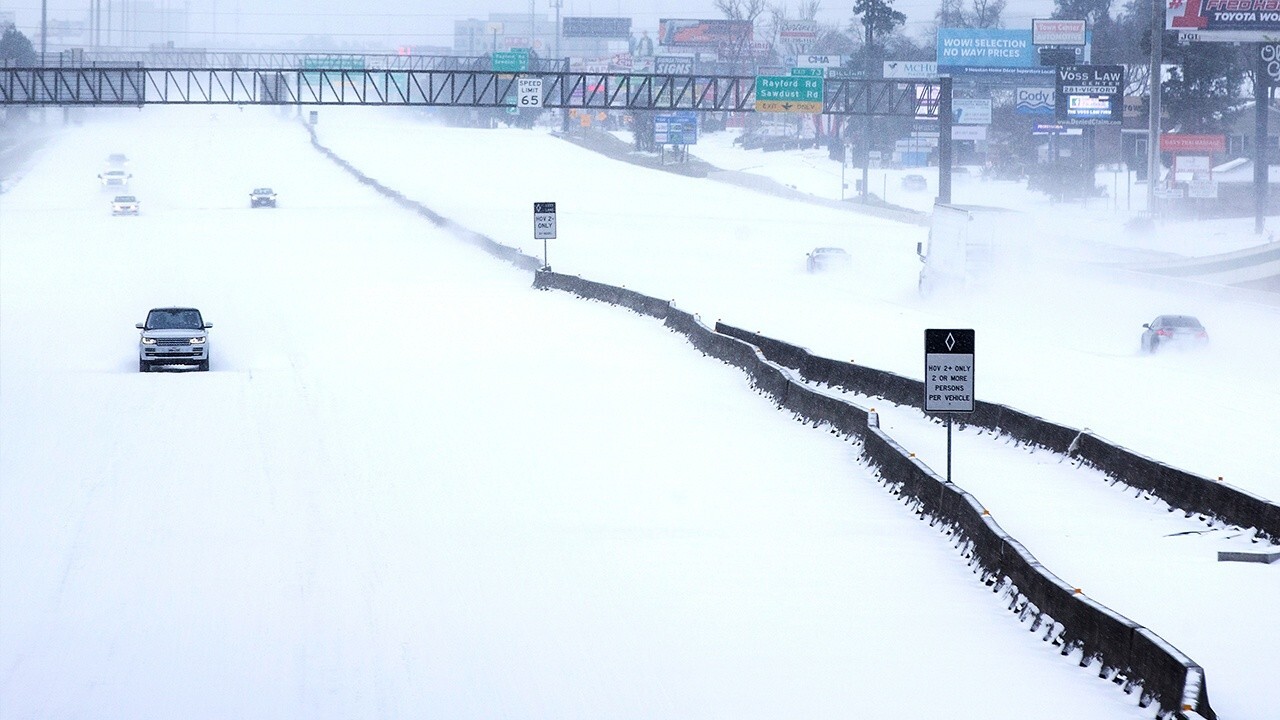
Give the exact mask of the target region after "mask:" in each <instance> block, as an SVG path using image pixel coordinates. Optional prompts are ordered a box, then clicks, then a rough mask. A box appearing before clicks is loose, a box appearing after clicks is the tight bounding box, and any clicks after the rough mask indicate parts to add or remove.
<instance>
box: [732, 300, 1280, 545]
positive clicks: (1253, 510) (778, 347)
mask: <svg viewBox="0 0 1280 720" xmlns="http://www.w3.org/2000/svg"><path fill="white" fill-rule="evenodd" d="M716 331H717V332H720V333H724V334H726V335H730V336H732V337H736V338H738V339H740V340H744V341H746V342H749V343H751V344H752V345H755V346H756V347H759V348H760V350H761V352H763V353H764V356H765V357H767V358H769V359H770V360H772V361H773V362H776V363H778V364H779V365H782V366H783V367H788V368H792V369H794V370H796V371H798V372H799V373H800V374H801V375H802V376H803V377H804V378H806V379H807V380H810V381H812V382H816V383H821V384H824V385H828V386H831V387H839V388H843V389H845V390H849V391H852V392H857V393H861V394H863V395H870V396H873V397H883V398H884V399H886V400H888V401H890V402H893V403H895V404H898V405H908V406H911V407H915V408H921V409H923V404H924V384H923V383H922V382H921V381H919V380H913V379H911V378H907V377H903V376H901V375H896V374H894V373H891V372H887V371H884V370H877V369H875V368H869V367H863V366H861V365H855V364H853V363H847V362H842V361H839V360H831V359H829V358H824V357H818V356H816V355H813V354H811V353H810V352H809V351H808V350H806V349H804V348H801V347H797V346H795V345H791V344H789V343H785V342H783V341H781V340H774V339H772V338H768V337H765V336H763V335H760V334H759V333H753V332H749V331H746V330H742V329H740V328H736V327H733V326H731V325H726V324H724V323H720V322H717V323H716ZM960 422H962V423H963V424H964V425H973V426H976V427H981V428H986V429H989V430H994V431H996V432H999V433H1003V434H1005V435H1008V436H1010V437H1012V438H1014V439H1016V440H1019V441H1021V442H1025V443H1029V444H1031V445H1035V446H1037V447H1042V448H1045V449H1048V450H1051V451H1053V452H1056V453H1059V454H1062V455H1067V456H1071V457H1075V458H1078V459H1079V460H1080V461H1081V462H1083V463H1084V464H1087V465H1089V466H1091V467H1094V468H1096V469H1098V470H1100V471H1102V472H1103V473H1105V474H1106V475H1107V476H1108V477H1110V478H1111V479H1112V480H1114V481H1117V482H1122V483H1124V484H1126V485H1129V486H1131V487H1134V488H1138V489H1140V490H1144V491H1146V492H1148V493H1150V494H1151V495H1153V496H1155V497H1158V498H1160V499H1161V500H1164V501H1165V502H1166V503H1168V504H1169V506H1170V508H1176V509H1179V510H1181V511H1182V512H1183V513H1185V514H1186V516H1187V517H1191V516H1192V515H1197V514H1198V515H1201V516H1204V517H1205V518H1212V519H1214V520H1216V521H1218V522H1221V523H1224V524H1227V525H1235V526H1237V527H1241V528H1246V529H1247V528H1252V529H1253V531H1254V532H1255V533H1256V534H1257V535H1258V536H1259V537H1261V538H1265V539H1268V540H1270V541H1272V542H1273V543H1280V505H1277V504H1275V503H1272V502H1268V501H1267V500H1265V499H1264V498H1261V497H1258V496H1257V495H1254V494H1252V493H1249V492H1247V491H1245V490H1241V489H1240V488H1237V487H1233V486H1231V485H1228V484H1227V483H1223V482H1216V481H1214V480H1211V479H1209V478H1206V477H1203V476H1200V475H1196V474H1194V473H1189V472H1187V471H1185V470H1179V469H1178V468H1175V467H1171V466H1169V465H1166V464H1164V463H1162V462H1160V461H1158V460H1153V459H1151V458H1148V457H1145V456H1143V455H1139V454H1137V453H1135V452H1133V451H1132V450H1128V449H1126V448H1123V447H1120V446H1119V445H1115V444H1113V443H1110V442H1108V441H1106V440H1104V439H1102V438H1100V437H1098V436H1096V435H1094V434H1092V433H1090V432H1089V431H1088V430H1077V429H1075V428H1071V427H1067V426H1065V425H1058V424H1057V423H1053V422H1049V421H1048V420H1045V419H1043V418H1039V417H1036V416H1035V415H1029V414H1027V413H1024V412H1022V411H1021V410H1015V409H1014V408H1011V407H1008V406H1006V405H999V404H996V403H989V402H982V401H978V402H976V403H975V404H974V412H973V413H972V414H970V415H968V416H967V417H965V418H963V420H961V421H960Z"/></svg>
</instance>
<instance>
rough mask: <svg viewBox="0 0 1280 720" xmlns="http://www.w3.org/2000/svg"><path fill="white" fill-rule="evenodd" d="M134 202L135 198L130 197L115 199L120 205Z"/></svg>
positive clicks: (122, 196) (123, 196)
mask: <svg viewBox="0 0 1280 720" xmlns="http://www.w3.org/2000/svg"><path fill="white" fill-rule="evenodd" d="M135 200H137V198H136V197H134V196H132V195H121V196H119V197H117V198H116V202H122V203H129V202H133V201H135Z"/></svg>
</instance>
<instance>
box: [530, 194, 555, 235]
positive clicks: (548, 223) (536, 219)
mask: <svg viewBox="0 0 1280 720" xmlns="http://www.w3.org/2000/svg"><path fill="white" fill-rule="evenodd" d="M533 238H534V239H535V240H555V239H556V204H555V203H553V202H536V203H534V204H533Z"/></svg>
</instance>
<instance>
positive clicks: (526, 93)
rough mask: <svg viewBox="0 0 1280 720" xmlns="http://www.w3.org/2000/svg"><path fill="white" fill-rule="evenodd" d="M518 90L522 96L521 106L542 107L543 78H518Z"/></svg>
mask: <svg viewBox="0 0 1280 720" xmlns="http://www.w3.org/2000/svg"><path fill="white" fill-rule="evenodd" d="M516 90H517V93H518V95H519V98H520V100H519V102H520V107H522V108H539V107H542V78H517V79H516Z"/></svg>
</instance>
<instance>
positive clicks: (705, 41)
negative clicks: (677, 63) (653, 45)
mask: <svg viewBox="0 0 1280 720" xmlns="http://www.w3.org/2000/svg"><path fill="white" fill-rule="evenodd" d="M751 40H752V24H751V21H750V20H681V19H673V18H663V19H661V20H659V21H658V44H659V45H666V46H667V47H703V48H706V47H720V46H722V45H730V46H743V45H750V44H751Z"/></svg>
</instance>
